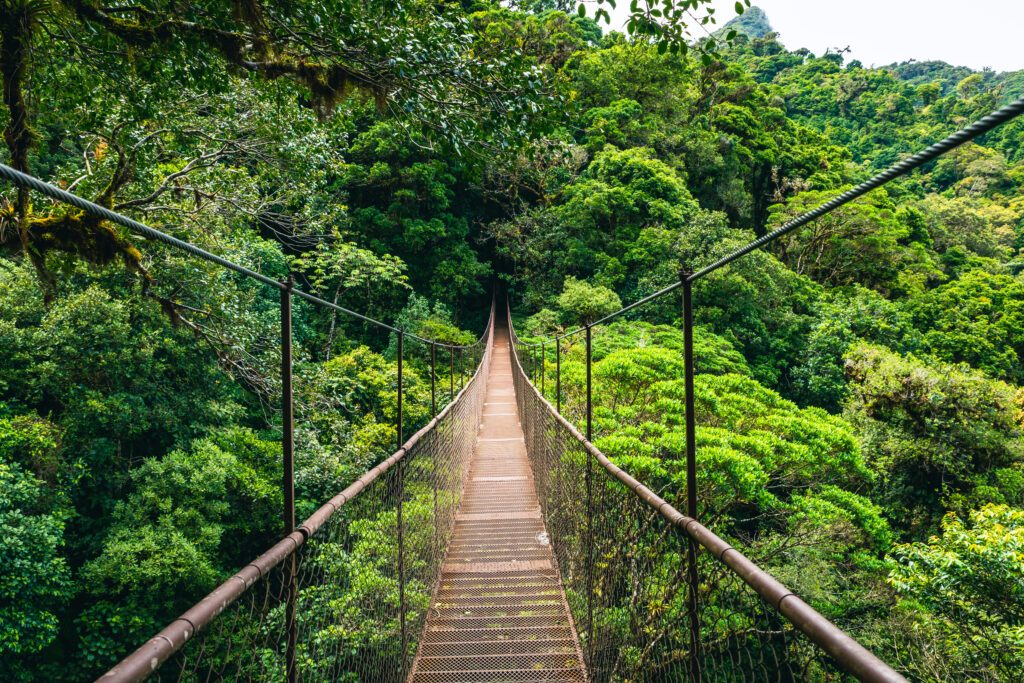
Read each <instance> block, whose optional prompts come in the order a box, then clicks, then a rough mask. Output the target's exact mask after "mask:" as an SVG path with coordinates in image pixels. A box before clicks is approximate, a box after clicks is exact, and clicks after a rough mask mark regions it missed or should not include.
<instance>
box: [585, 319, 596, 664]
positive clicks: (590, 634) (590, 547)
mask: <svg viewBox="0 0 1024 683" xmlns="http://www.w3.org/2000/svg"><path fill="white" fill-rule="evenodd" d="M591 331H592V330H591V327H590V323H587V327H586V334H587V441H593V439H594V394H593V379H592V367H591V366H592V365H593V362H592V361H593V350H594V345H593V336H592V335H591ZM586 485H587V652H588V653H589V654H588V657H587V660H588V661H587V664H588V665H590V664H592V663H593V661H594V456H593V454H592V453H591V452H590V450H589V449H588V450H587V474H586Z"/></svg>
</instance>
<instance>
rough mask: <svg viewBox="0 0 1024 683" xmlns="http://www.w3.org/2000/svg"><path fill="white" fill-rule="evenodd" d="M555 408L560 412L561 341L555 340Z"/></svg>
mask: <svg viewBox="0 0 1024 683" xmlns="http://www.w3.org/2000/svg"><path fill="white" fill-rule="evenodd" d="M555 410H557V411H558V413H559V414H561V413H562V342H560V341H559V340H557V339H556V340H555Z"/></svg>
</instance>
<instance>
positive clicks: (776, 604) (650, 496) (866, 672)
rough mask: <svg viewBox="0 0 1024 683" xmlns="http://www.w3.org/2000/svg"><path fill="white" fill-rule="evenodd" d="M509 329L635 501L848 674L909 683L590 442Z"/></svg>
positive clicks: (591, 449)
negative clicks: (702, 551) (684, 537)
mask: <svg viewBox="0 0 1024 683" xmlns="http://www.w3.org/2000/svg"><path fill="white" fill-rule="evenodd" d="M506 311H507V313H506V315H507V316H508V327H509V332H510V334H511V337H512V344H511V345H510V346H511V347H512V357H513V358H514V359H515V369H516V370H517V371H518V372H519V373H520V375H522V377H523V379H524V380H525V381H526V384H527V385H528V386H529V387H530V389H532V390H533V393H534V394H535V395H536V397H537V398H538V399H540V401H541V402H542V404H543V405H544V407H545V408H546V409H547V410H548V412H550V413H551V415H552V416H553V417H554V418H555V420H556V421H557V422H558V423H559V424H561V425H562V426H563V427H565V428H566V429H567V430H568V431H569V433H570V434H571V435H572V436H573V438H575V439H576V440H577V441H579V443H580V444H581V445H582V446H583V448H584V449H586V451H587V452H588V453H590V455H592V456H593V457H594V459H595V460H597V462H599V463H600V464H601V467H602V468H603V469H604V471H605V473H606V474H608V475H609V476H611V477H613V478H615V479H617V480H618V481H620V482H621V483H623V484H625V485H626V487H627V488H629V489H630V490H631V491H633V492H634V493H635V494H636V495H637V497H638V498H639V499H640V500H642V501H643V502H644V503H646V504H647V505H648V506H649V507H650V508H652V509H653V510H654V511H656V512H657V513H658V514H659V515H661V516H662V517H663V518H664V519H665V520H667V521H668V522H670V523H671V524H673V525H674V526H675V527H677V528H679V529H680V530H682V531H683V532H684V533H685V534H686V535H688V536H689V537H690V538H692V539H694V540H695V541H696V542H697V543H698V544H699V545H700V546H701V547H702V548H704V549H705V550H707V551H708V552H710V553H711V554H712V555H713V556H714V558H715V559H716V560H718V561H719V562H721V563H722V564H724V565H725V566H727V567H728V568H729V569H731V570H732V571H733V572H734V573H735V574H736V575H737V576H739V577H740V579H741V580H742V581H743V582H744V583H745V584H747V585H748V586H750V587H751V588H753V589H754V591H756V592H757V594H758V595H759V596H761V598H762V599H763V600H764V601H765V602H766V603H768V604H769V605H771V606H772V607H773V608H774V609H775V610H776V611H777V612H779V613H780V614H782V615H783V616H784V617H786V618H787V619H788V620H789V621H790V622H791V623H792V624H793V626H795V627H796V628H797V629H798V630H799V631H800V632H801V633H803V634H804V635H806V636H807V637H808V638H809V639H810V640H811V642H813V643H814V644H816V645H818V646H819V647H821V648H822V649H823V650H824V651H825V652H827V653H828V654H829V655H831V656H832V657H833V658H834V659H835V660H836V661H837V662H839V664H840V665H841V666H842V667H843V668H844V669H845V670H846V671H847V672H848V673H850V674H852V675H853V676H855V677H856V678H857V679H858V680H860V681H865V682H867V683H907V680H906V679H905V678H904V677H903V676H901V675H900V674H899V673H897V672H896V671H895V670H893V669H892V668H891V667H890V666H889V665H888V664H886V663H885V662H883V661H882V660H880V659H879V658H878V657H876V656H875V655H874V654H872V653H871V652H870V651H869V650H867V649H866V648H865V647H864V646H863V645H861V644H860V643H858V642H857V641H856V640H855V639H854V638H853V637H851V636H850V635H849V634H847V633H846V632H844V631H843V630H842V629H840V628H839V627H838V626H836V625H835V624H833V623H832V622H830V621H829V620H828V619H826V618H825V617H823V616H822V615H821V614H820V613H819V612H818V611H817V610H815V609H814V608H813V607H811V606H810V605H808V604H807V603H806V602H804V601H803V600H801V599H800V598H799V597H798V596H797V595H796V594H794V593H793V592H792V591H790V590H789V589H788V588H786V586H784V585H783V584H782V583H780V582H779V581H778V580H777V579H775V578H774V577H773V576H772V575H771V574H769V573H768V572H766V571H764V570H763V569H761V568H760V567H758V566H757V565H756V564H754V563H753V562H751V561H750V560H749V559H747V557H746V556H744V555H743V554H742V553H741V552H740V551H738V550H736V549H735V548H733V547H732V546H730V545H729V544H728V543H726V542H725V541H723V540H722V539H721V538H720V537H719V536H718V535H716V534H715V533H714V532H712V531H711V530H710V529H708V528H707V527H705V526H704V525H703V524H701V523H700V522H698V521H697V520H696V519H694V518H692V517H688V516H687V515H684V514H683V513H681V512H679V510H677V509H676V508H674V507H673V506H672V505H671V504H670V503H668V502H667V501H666V500H665V499H664V498H662V497H661V496H659V495H658V494H656V493H655V492H654V491H652V490H650V489H649V488H647V487H646V486H644V485H643V484H642V483H640V482H639V481H637V480H636V479H634V478H633V477H632V476H631V475H630V474H629V473H627V472H626V471H625V470H623V469H622V468H620V467H618V466H617V465H616V464H615V463H613V462H612V461H611V460H610V459H609V458H608V457H607V456H606V455H605V454H604V453H602V452H601V451H600V450H599V449H598V448H597V447H596V446H595V445H594V444H592V443H591V442H590V441H589V440H588V439H587V438H586V437H585V436H584V435H583V434H581V433H580V431H579V430H578V429H577V428H576V426H575V425H573V424H572V423H571V422H569V421H568V420H567V419H565V417H563V416H562V414H561V413H559V412H558V411H557V410H555V408H554V406H552V405H551V403H550V402H549V401H548V400H547V399H546V398H544V395H543V394H542V393H541V392H540V391H539V390H538V389H537V387H536V386H534V384H533V382H531V381H530V379H529V376H528V375H527V374H526V372H525V370H524V369H523V366H522V364H521V363H520V361H519V353H518V350H517V349H516V346H517V343H518V338H517V336H516V332H515V328H514V327H513V325H512V313H511V311H510V310H509V309H506Z"/></svg>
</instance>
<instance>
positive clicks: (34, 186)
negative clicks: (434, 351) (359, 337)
mask: <svg viewBox="0 0 1024 683" xmlns="http://www.w3.org/2000/svg"><path fill="white" fill-rule="evenodd" d="M0 177H2V178H4V179H6V180H9V181H10V182H12V183H13V184H15V185H17V186H18V187H24V188H28V189H30V190H34V191H36V192H38V193H40V194H43V195H46V196H47V197H49V198H51V199H54V200H56V201H58V202H62V203H64V204H70V205H71V206H74V207H77V208H79V209H81V210H83V211H85V212H86V213H90V214H92V215H94V216H97V217H99V218H102V219H104V220H108V221H110V222H111V223H117V224H118V225H121V226H123V227H125V228H128V229H129V230H132V231H134V232H136V233H138V234H140V235H143V236H145V237H148V238H150V239H154V240H157V241H159V242H163V243H164V244H169V245H170V246H172V247H175V248H177V249H181V250H182V251H184V252H187V253H189V254H191V255H193V256H198V257H199V258H201V259H204V260H206V261H209V262H211V263H215V264H217V265H219V266H221V267H223V268H227V269H228V270H232V271H234V272H236V273H239V274H241V275H244V276H245V277H248V278H252V279H253V280H256V281H258V282H262V283H263V284H265V285H268V286H270V287H274V288H275V289H279V290H281V289H284V288H285V284H284V283H282V282H279V281H277V280H275V279H273V278H271V277H267V276H266V275H263V274H262V273H258V272H256V271H255V270H252V269H251V268H246V267H245V266H243V265H240V264H238V263H235V262H234V261H230V260H228V259H226V258H224V257H223V256H218V255H217V254H214V253H212V252H209V251H206V250H205V249H203V248H201V247H199V246H196V245H195V244H192V243H191V242H186V241H185V240H181V239H178V238H177V237H173V236H171V235H168V234H167V233H165V232H161V231H159V230H156V229H155V228H151V227H149V226H148V225H145V224H143V223H140V222H139V221H137V220H134V219H132V218H129V217H128V216H125V215H124V214H120V213H117V212H116V211H112V210H110V209H108V208H107V207H105V206H100V205H99V204H97V203H95V202H91V201H89V200H88V199H85V198H83V197H79V196H78V195H76V194H72V193H71V192H68V191H67V190H62V189H61V188H59V187H55V186H53V185H51V184H49V183H47V182H44V181H42V180H40V179H39V178H36V177H34V176H30V175H28V174H27V173H23V172H21V171H19V170H17V169H15V168H11V167H10V166H8V165H7V164H2V163H0ZM291 291H292V293H293V294H295V295H296V296H298V297H301V298H303V299H305V300H306V301H309V302H311V303H314V304H316V305H318V306H323V307H325V308H330V309H333V310H335V311H338V312H340V313H343V314H345V315H348V316H351V317H353V318H357V319H359V320H362V321H363V322H367V323H370V324H371V325H376V326H377V327H379V328H382V329H385V330H389V331H391V332H394V333H396V334H397V333H402V332H404V331H403V330H400V329H399V328H397V327H395V326H394V325H388V324H387V323H385V322H381V321H380V320H375V319H374V318H371V317H369V316H365V315H363V314H362V313H357V312H355V311H353V310H350V309H348V308H345V307H344V306H339V305H338V304H335V303H332V302H330V301H326V300H324V299H321V298H320V297H318V296H316V295H313V294H309V293H308V292H304V291H302V290H300V289H292V290H291ZM404 334H405V336H406V337H408V338H410V339H415V340H417V341H420V342H423V343H424V344H433V345H435V346H439V347H442V348H455V349H462V348H469V347H470V346H476V345H477V344H479V343H480V342H481V341H482V340H483V337H481V338H480V339H478V340H477V341H475V342H473V343H472V344H446V343H444V342H438V341H433V340H430V339H424V338H423V337H419V336H417V335H415V334H412V333H410V332H404ZM484 334H486V332H484Z"/></svg>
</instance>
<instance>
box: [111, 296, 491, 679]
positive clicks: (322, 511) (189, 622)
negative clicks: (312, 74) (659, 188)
mask: <svg viewBox="0 0 1024 683" xmlns="http://www.w3.org/2000/svg"><path fill="white" fill-rule="evenodd" d="M484 334H485V335H486V337H487V344H488V346H491V345H492V344H493V341H494V306H493V304H492V306H491V317H490V320H489V322H488V323H487V327H486V328H485V332H484ZM485 370H486V369H485V368H484V367H483V363H481V364H480V365H478V366H477V368H476V371H475V372H474V373H473V376H472V377H471V378H470V380H469V381H468V382H466V385H465V386H464V387H463V388H462V389H461V390H460V391H459V393H458V394H456V396H455V398H454V399H453V400H452V401H451V402H450V403H448V405H446V406H445V407H444V408H443V409H442V410H441V412H439V413H438V414H437V415H436V416H435V417H434V418H432V419H431V420H430V421H429V422H428V423H427V424H426V425H424V426H423V428H422V429H420V430H419V431H417V432H416V433H415V434H413V435H412V436H411V437H409V439H408V440H406V442H405V443H404V444H402V447H401V448H399V449H398V450H397V451H395V452H394V453H392V454H391V456H389V457H388V458H387V459H385V460H383V461H382V462H381V463H379V464H378V465H377V466H375V467H373V468H371V469H370V470H369V471H367V472H365V473H364V474H363V475H362V476H360V477H359V478H358V479H357V480H356V481H354V482H352V483H351V484H349V485H348V486H347V487H345V489H344V490H343V491H342V492H341V493H339V494H337V495H336V496H334V497H333V498H331V499H330V500H329V501H327V502H326V503H324V504H323V505H321V506H320V507H319V508H318V509H317V511H316V512H314V513H313V514H312V515H310V516H309V517H308V518H307V519H306V521H304V522H303V523H302V524H300V525H299V527H298V528H297V529H296V530H295V531H293V532H292V533H290V534H288V535H287V536H285V537H284V538H282V539H281V540H280V541H278V542H277V543H275V544H274V545H273V546H271V547H270V549H269V550H267V551H266V552H265V553H263V554H262V555H260V556H259V557H257V558H256V559H255V560H253V561H252V562H250V563H249V564H247V565H246V566H245V567H243V568H242V569H240V570H239V571H238V572H237V573H235V574H234V575H233V576H231V578H229V579H228V580H227V581H225V582H224V583H222V584H221V585H220V586H218V587H217V588H215V589H214V590H213V591H212V592H211V593H209V594H208V595H207V596H206V597H204V598H203V599H202V600H200V601H199V602H198V603H196V604H195V605H193V606H192V607H190V608H189V609H187V610H186V611H185V612H183V613H182V614H181V616H179V617H178V618H177V619H175V620H174V621H172V622H171V623H170V624H168V625H167V626H166V627H165V628H164V629H163V630H162V631H160V632H159V633H157V634H156V635H155V636H153V637H152V638H150V639H149V640H148V641H146V642H145V643H144V644H143V645H141V646H140V647H139V648H138V649H136V650H135V652H133V653H131V654H130V655H128V656H127V657H125V658H124V659H122V660H121V661H120V662H118V663H117V664H116V665H115V666H114V667H113V668H112V669H110V670H109V671H107V672H106V673H105V674H104V675H103V676H101V677H100V678H98V679H96V680H97V683H100V682H101V681H102V683H136V682H137V681H142V680H145V679H146V678H147V677H148V676H150V675H151V674H153V672H155V671H156V670H157V669H158V668H159V667H160V665H161V664H163V663H164V662H166V661H167V660H168V659H170V658H171V657H172V656H173V655H174V653H176V652H177V651H178V650H180V649H181V648H182V647H184V646H185V644H186V643H187V642H188V641H189V640H191V639H192V637H193V636H194V635H195V634H196V633H198V632H199V631H201V630H202V629H203V628H205V627H206V626H208V625H209V624H210V622H212V621H213V620H214V619H216V618H217V616H218V615H220V614H221V612H223V611H224V610H225V609H227V608H228V607H230V606H231V605H232V604H233V603H234V602H235V601H236V600H238V598H240V597H241V596H242V595H243V594H244V593H245V592H246V591H248V590H249V589H250V588H252V587H253V585H255V583H256V582H257V581H259V580H260V579H262V578H264V577H266V576H267V575H268V574H269V573H270V572H271V571H272V570H273V569H274V568H275V567H277V566H278V565H279V564H281V563H282V562H284V560H285V559H286V558H287V557H288V556H290V555H292V554H294V553H295V552H296V551H297V550H298V549H299V548H300V547H301V546H302V545H303V544H304V543H305V542H306V540H307V539H309V538H310V537H311V536H313V535H314V534H315V533H316V532H317V531H318V530H319V529H320V528H321V527H323V525H324V524H326V523H327V521H328V520H329V519H330V518H331V517H333V516H334V514H335V513H337V512H338V510H340V509H341V508H342V507H343V506H344V505H345V504H346V503H349V502H351V501H353V500H355V499H356V498H357V497H358V496H359V494H360V493H361V492H362V491H363V490H365V489H366V488H367V487H368V486H370V485H371V484H373V483H374V482H375V481H376V480H377V479H379V478H380V477H381V476H382V475H384V474H385V473H387V472H388V471H390V470H391V469H392V468H394V467H395V466H396V465H397V464H398V463H399V462H400V461H401V460H403V459H404V458H405V457H406V455H408V454H409V453H410V452H411V451H412V450H413V449H414V448H415V447H416V444H417V443H419V441H420V440H421V439H422V438H423V437H424V436H425V435H426V434H427V433H428V432H430V430H432V429H434V428H435V427H436V426H437V424H438V423H439V422H440V421H441V420H443V419H444V418H445V416H446V415H448V413H449V412H450V411H451V410H452V409H453V407H454V406H455V405H456V404H457V403H458V402H459V401H460V400H461V399H462V397H463V396H464V395H465V394H466V393H467V392H468V391H469V390H470V388H471V387H472V385H473V383H474V382H476V381H478V380H479V378H480V376H481V374H482V373H483V372H484V371H485Z"/></svg>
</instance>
